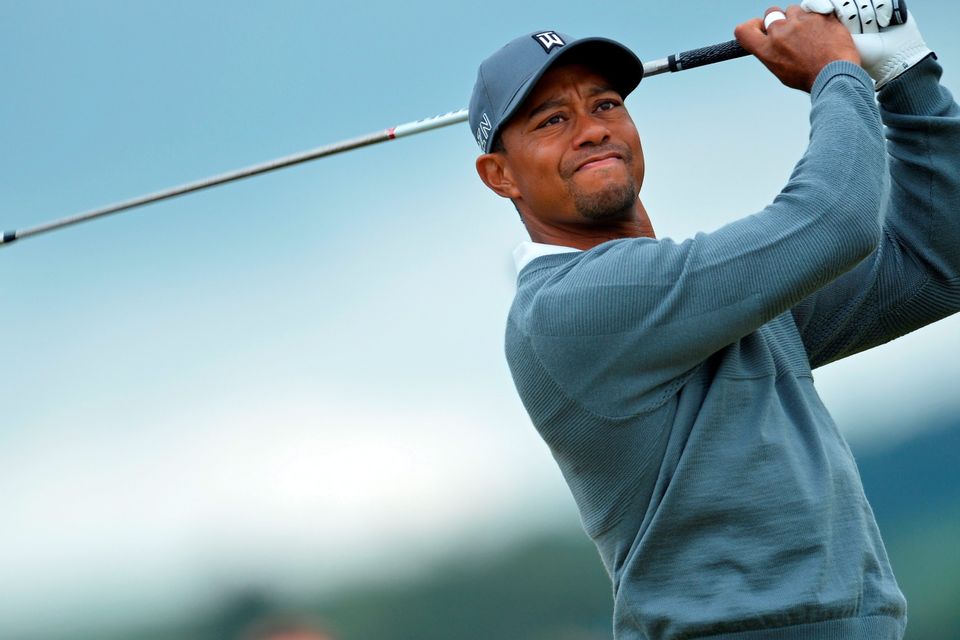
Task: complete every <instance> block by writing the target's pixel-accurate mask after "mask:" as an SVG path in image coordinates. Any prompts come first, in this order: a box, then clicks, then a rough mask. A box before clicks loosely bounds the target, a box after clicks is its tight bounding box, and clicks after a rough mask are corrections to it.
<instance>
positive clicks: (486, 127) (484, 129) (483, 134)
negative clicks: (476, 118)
mask: <svg viewBox="0 0 960 640" xmlns="http://www.w3.org/2000/svg"><path fill="white" fill-rule="evenodd" d="M491 129H493V125H492V124H490V117H489V116H487V112H486V111H484V112H483V115H481V116H480V126H478V127H477V144H478V145H480V149H483V148H484V146H486V144H485V143H486V142H487V138H489V137H490V130H491Z"/></svg>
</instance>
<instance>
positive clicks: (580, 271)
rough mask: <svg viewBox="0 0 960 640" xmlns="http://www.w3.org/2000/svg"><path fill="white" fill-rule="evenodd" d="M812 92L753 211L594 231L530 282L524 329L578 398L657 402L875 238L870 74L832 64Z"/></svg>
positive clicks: (601, 403)
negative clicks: (662, 230) (653, 229)
mask: <svg viewBox="0 0 960 640" xmlns="http://www.w3.org/2000/svg"><path fill="white" fill-rule="evenodd" d="M811 100H812V110H811V116H810V119H811V133H810V143H809V146H808V149H807V151H806V153H805V154H804V156H803V157H802V158H801V160H800V161H799V163H798V164H797V165H796V168H795V169H794V172H793V174H792V176H791V178H790V180H789V181H788V183H787V185H786V186H785V188H784V189H783V190H782V192H781V193H780V194H779V195H778V196H777V198H776V199H775V200H774V202H773V203H772V204H770V205H769V206H767V207H766V208H765V209H764V210H763V211H762V212H760V213H758V214H755V215H751V216H748V217H746V218H743V219H741V220H738V221H736V222H733V223H731V224H729V225H726V226H725V227H723V228H721V229H719V230H718V231H715V232H713V233H709V234H698V235H697V236H696V237H694V238H692V239H689V240H687V241H684V242H682V243H676V242H673V241H671V240H662V241H657V240H653V239H648V238H638V239H622V240H614V241H611V242H608V243H604V244H602V245H600V246H598V247H595V248H594V249H591V250H590V251H587V252H584V253H582V254H579V255H578V256H577V257H576V258H573V259H569V261H568V262H566V263H565V264H564V266H563V267H562V268H561V269H558V270H557V272H556V273H554V274H552V275H551V276H550V278H548V279H547V280H546V282H545V283H544V284H543V285H542V286H541V287H540V288H539V289H538V291H537V293H536V295H535V297H534V299H533V301H532V303H531V305H530V307H529V312H528V313H527V314H526V318H525V322H524V324H525V325H526V332H527V334H528V335H529V336H530V339H531V342H532V345H533V348H534V350H535V351H536V353H537V355H538V357H539V359H540V360H541V362H542V364H543V365H544V367H545V368H546V370H547V371H548V372H549V373H550V375H552V376H553V377H554V378H555V379H556V381H557V382H558V383H559V384H560V385H561V387H562V388H563V389H564V390H565V392H566V393H568V394H569V395H570V396H571V397H572V398H573V399H575V400H577V401H579V402H580V403H581V405H582V406H584V407H585V408H587V409H588V410H591V411H594V412H596V413H598V414H601V415H605V416H609V417H619V416H627V415H634V414H637V413H640V412H643V411H648V410H652V409H655V408H656V407H658V406H660V405H661V404H662V403H663V402H665V400H666V398H668V397H669V396H670V395H671V394H672V393H673V392H675V391H676V389H677V388H678V386H679V384H682V382H683V380H684V377H683V376H684V374H685V373H689V372H691V371H693V370H694V369H695V368H696V367H697V366H698V365H699V364H700V363H702V362H703V361H704V360H706V359H707V358H708V357H709V356H710V355H712V354H713V353H715V352H716V351H718V350H720V349H722V348H723V347H725V346H727V345H729V344H731V343H733V342H735V341H737V340H739V339H740V338H742V337H744V336H746V335H748V334H750V333H752V332H753V331H755V330H756V329H758V328H759V327H760V326H761V325H763V324H764V323H766V322H768V321H769V320H771V319H772V318H774V317H776V316H778V315H781V314H783V313H785V312H787V311H788V310H789V309H790V308H791V307H793V306H794V305H796V304H797V303H798V302H800V301H801V300H803V299H804V298H806V297H807V296H809V295H811V294H812V293H813V292H814V291H816V290H818V289H820V288H822V287H823V286H824V285H826V284H827V283H829V282H831V281H833V280H835V279H836V278H837V277H839V276H841V275H842V274H844V273H846V272H847V271H849V270H850V269H851V268H853V267H854V266H855V265H857V264H858V263H859V262H860V261H861V260H863V259H864V258H865V257H866V256H868V255H869V254H870V253H871V252H872V251H873V250H874V248H875V247H876V245H877V242H878V241H879V233H880V224H879V210H880V203H881V199H880V194H881V191H882V187H883V175H884V149H883V136H882V127H881V124H880V118H879V113H878V111H877V106H876V102H875V100H874V96H873V84H872V82H871V81H870V79H869V77H868V76H867V75H866V73H865V72H864V71H863V70H862V69H860V68H859V67H858V66H856V65H853V64H850V63H846V62H834V63H831V64H830V65H828V66H827V67H825V68H824V70H823V71H822V72H821V73H820V75H819V76H818V78H817V82H816V83H815V84H814V87H813V90H812V92H811ZM542 260H545V259H542ZM535 264H536V263H535ZM528 269H534V266H533V265H531V267H530V268H528Z"/></svg>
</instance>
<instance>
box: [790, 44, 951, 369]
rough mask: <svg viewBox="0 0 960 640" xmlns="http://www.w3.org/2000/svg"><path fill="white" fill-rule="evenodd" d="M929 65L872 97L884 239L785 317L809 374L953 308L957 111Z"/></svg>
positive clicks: (929, 60) (933, 66)
mask: <svg viewBox="0 0 960 640" xmlns="http://www.w3.org/2000/svg"><path fill="white" fill-rule="evenodd" d="M941 73H942V69H941V67H940V65H939V64H938V63H937V62H936V60H935V59H934V58H932V57H930V58H927V59H926V60H924V61H922V62H921V63H920V64H918V65H917V66H915V67H914V68H912V69H910V70H909V71H908V72H906V73H904V74H903V75H901V76H900V77H899V78H897V79H896V80H894V81H892V82H890V83H889V84H887V85H885V87H884V88H883V90H882V91H881V92H880V94H879V98H880V113H881V116H882V118H883V122H884V124H885V125H886V127H887V128H886V137H887V141H888V153H889V161H888V162H889V171H890V178H889V197H888V198H887V200H886V203H885V209H884V213H885V215H884V225H883V238H882V241H881V243H880V245H879V247H878V248H877V250H876V251H875V252H874V253H873V255H871V256H870V258H869V259H868V260H865V261H864V262H863V263H861V264H860V265H858V266H857V268H855V269H854V270H852V271H850V272H849V273H847V274H845V275H844V276H842V277H841V278H839V279H838V280H836V281H834V282H832V283H831V284H830V285H828V286H826V287H824V288H823V289H821V290H819V291H817V292H816V293H815V294H813V295H812V296H810V297H809V298H807V299H805V300H804V301H802V302H801V303H800V304H798V305H797V306H796V307H795V308H794V309H793V315H794V318H795V320H796V322H797V326H798V328H799V329H800V332H801V335H802V337H803V341H804V345H805V346H806V349H807V353H808V355H809V357H810V362H811V366H814V367H816V366H820V365H823V364H827V363H829V362H832V361H835V360H838V359H840V358H843V357H846V356H848V355H851V354H854V353H857V352H859V351H863V350H864V349H868V348H870V347H873V346H876V345H878V344H882V343H884V342H888V341H890V340H892V339H894V338H897V337H899V336H902V335H904V334H906V333H908V332H910V331H913V330H915V329H917V328H919V327H922V326H924V325H927V324H930V323H931V322H935V321H937V320H939V319H941V318H944V317H946V316H948V315H951V314H953V313H956V312H957V311H958V310H960V107H958V106H957V104H956V102H954V100H953V98H952V97H951V95H950V92H949V91H947V89H945V88H944V87H942V86H941V85H940V84H939V79H940V76H941Z"/></svg>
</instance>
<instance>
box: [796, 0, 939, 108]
mask: <svg viewBox="0 0 960 640" xmlns="http://www.w3.org/2000/svg"><path fill="white" fill-rule="evenodd" d="M800 7H801V8H802V9H803V10H804V11H807V12H809V13H823V14H831V13H833V14H835V15H836V16H837V19H839V20H840V22H842V23H843V24H844V25H845V26H846V27H847V29H849V30H850V33H852V34H853V42H854V44H856V45H857V51H859V52H860V59H861V60H862V62H863V68H864V69H865V70H866V71H867V73H869V74H870V77H871V78H873V79H874V81H875V82H876V88H877V91H879V90H880V89H882V88H883V87H884V85H886V84H887V83H888V82H890V81H891V80H893V79H894V78H896V77H897V76H899V75H900V74H901V73H903V72H904V71H906V70H907V69H909V68H910V67H912V66H913V65H915V64H917V63H918V62H920V61H921V60H923V59H924V58H926V57H927V56H928V55H929V54H930V53H932V52H931V51H930V48H929V47H928V46H927V43H926V42H924V41H923V36H921V35H920V29H919V27H918V26H917V21H916V19H915V18H914V17H913V14H910V16H909V17H908V18H907V21H906V23H905V24H890V23H891V18H892V16H893V0H803V2H801V3H800Z"/></svg>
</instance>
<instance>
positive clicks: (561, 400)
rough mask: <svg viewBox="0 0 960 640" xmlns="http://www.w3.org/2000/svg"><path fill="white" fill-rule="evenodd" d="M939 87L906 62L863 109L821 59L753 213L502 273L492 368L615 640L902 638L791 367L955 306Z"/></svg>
mask: <svg viewBox="0 0 960 640" xmlns="http://www.w3.org/2000/svg"><path fill="white" fill-rule="evenodd" d="M940 74H941V68H940V66H939V64H938V63H937V62H936V60H935V59H933V58H927V59H926V60H924V61H923V62H921V63H920V64H919V65H918V66H916V67H915V68H914V69H911V70H910V71H908V72H907V73H905V74H903V75H902V76H901V77H900V78H898V79H897V80H895V81H893V82H891V83H890V84H889V85H888V86H887V87H885V88H884V89H883V91H881V92H880V94H879V100H880V105H881V108H880V109H879V110H878V107H877V102H876V98H875V96H874V91H873V83H872V82H871V80H870V78H869V77H868V76H867V75H866V74H865V73H864V72H863V70H862V69H860V68H859V67H857V66H855V65H853V64H850V63H846V62H834V63H832V64H830V65H828V66H827V67H826V68H825V69H824V70H823V71H822V72H821V74H820V75H819V77H818V78H817V81H816V84H815V85H814V87H813V90H812V92H811V101H812V111H811V116H810V122H811V132H810V142H809V147H808V149H807V151H806V153H805V154H804V156H803V158H802V159H801V160H800V162H799V163H798V164H797V165H796V169H795V170H794V172H793V174H792V176H791V178H790V180H789V182H788V184H787V185H786V187H785V188H784V189H783V191H782V192H781V193H780V194H779V195H778V196H777V198H776V199H775V200H774V202H773V203H772V204H770V205H769V206H768V207H766V208H765V209H764V210H763V211H761V212H760V213H757V214H755V215H752V216H749V217H747V218H743V219H741V220H738V221H736V222H733V223H731V224H729V225H727V226H725V227H723V228H721V229H720V230H718V231H716V232H713V233H709V234H699V235H697V236H696V237H694V238H692V239H689V240H686V241H684V242H674V241H672V240H669V239H664V240H655V239H651V238H625V239H620V240H613V241H610V242H606V243H604V244H601V245H599V246H597V247H595V248H593V249H591V250H589V251H584V252H577V253H569V252H568V253H561V254H556V255H547V256H541V257H538V258H535V259H534V260H533V261H531V262H530V263H529V265H527V266H526V267H525V268H524V269H523V270H522V271H521V273H520V275H519V277H518V285H517V294H516V299H515V301H514V304H513V306H512V308H511V310H510V314H509V319H508V322H507V331H506V353H507V359H508V361H509V364H510V368H511V372H512V374H513V378H514V381H515V383H516V386H517V389H518V391H519V393H520V396H521V398H522V400H523V403H524V405H525V407H526V409H527V411H528V412H529V414H530V417H531V419H532V421H533V424H534V425H535V427H536V428H537V430H538V431H539V432H540V434H541V435H542V437H543V438H544V440H545V441H546V443H547V444H548V445H549V447H550V449H551V451H552V453H553V456H554V457H555V459H556V461H557V463H558V464H559V467H560V469H561V471H562V473H563V475H564V477H565V479H566V481H567V483H568V484H569V486H570V489H571V491H572V492H573V496H574V498H575V500H576V503H577V505H578V507H579V510H580V514H581V520H582V524H583V527H584V529H585V530H586V532H587V534H588V535H589V536H590V537H591V538H592V539H593V540H594V542H595V543H596V545H597V548H598V550H599V552H600V556H601V558H602V561H603V563H604V565H605V567H606V569H607V571H608V573H609V575H610V577H611V579H612V582H613V595H614V635H615V637H616V638H618V639H619V640H639V639H645V640H666V639H678V638H705V637H709V638H711V639H713V640H732V639H736V640H747V639H750V640H754V639H756V640H759V639H761V638H762V639H764V640H795V639H818V640H822V639H839V638H843V639H844V640H868V639H869V640H887V639H891V640H893V639H898V638H901V637H902V634H903V630H904V627H905V624H906V603H905V600H904V598H903V595H902V594H901V592H900V590H899V588H898V587H897V583H896V580H895V579H894V575H893V572H892V570H891V568H890V563H889V561H888V559H887V554H886V552H885V550H884V547H883V543H882V541H881V539H880V533H879V531H878V529H877V525H876V522H875V519H874V516H873V513H872V511H871V509H870V506H869V505H868V503H867V500H866V498H865V496H864V492H863V488H862V486H861V483H860V478H859V474H858V472H857V468H856V464H855V462H854V459H853V457H852V455H851V453H850V450H849V448H848V446H847V444H846V443H845V441H844V439H843V437H842V436H841V434H840V433H839V431H838V430H837V427H836V425H835V424H834V422H833V421H832V419H831V418H830V415H829V414H828V412H827V410H826V409H825V408H824V406H823V404H822V403H821V401H820V398H819V397H818V395H817V392H816V390H815V389H814V385H813V377H812V375H811V369H812V368H814V367H817V366H819V365H822V364H825V363H828V362H831V361H833V360H836V359H838V358H842V357H845V356H848V355H850V354H853V353H856V352H858V351H861V350H864V349H867V348H870V347H872V346H875V345H877V344H881V343H883V342H886V341H889V340H891V339H893V338H895V337H897V336H900V335H903V334H904V333H907V332H909V331H912V330H914V329H916V328H918V327H920V326H923V325H925V324H928V323H930V322H933V321H935V320H937V319H939V318H942V317H945V316H947V315H949V314H951V313H954V312H956V311H957V310H958V309H960V111H958V108H957V106H956V104H955V103H954V101H953V98H952V97H951V96H950V94H949V92H947V90H946V89H944V88H942V87H941V86H940V84H939V78H940ZM881 115H882V123H881ZM882 124H885V125H886V127H887V128H886V131H884V127H883V126H882ZM884 133H885V135H886V145H885V143H884ZM885 147H886V149H885Z"/></svg>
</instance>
